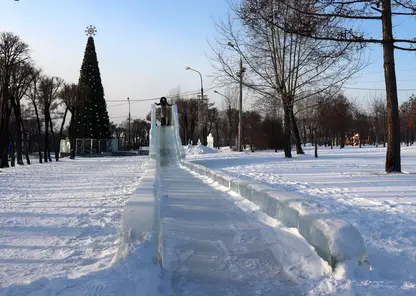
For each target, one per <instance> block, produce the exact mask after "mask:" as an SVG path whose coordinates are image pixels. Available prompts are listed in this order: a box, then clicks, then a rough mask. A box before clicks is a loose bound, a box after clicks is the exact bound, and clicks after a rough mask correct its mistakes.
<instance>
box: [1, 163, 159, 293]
mask: <svg viewBox="0 0 416 296" xmlns="http://www.w3.org/2000/svg"><path fill="white" fill-rule="evenodd" d="M147 159H148V158H146V157H139V156H136V157H125V158H123V157H120V158H114V157H110V158H93V159H88V158H77V159H76V160H74V161H71V160H69V159H62V160H61V161H60V162H53V163H48V164H33V165H31V166H24V167H16V168H8V169H5V170H3V171H2V173H1V174H0V196H1V198H0V225H1V226H0V229H1V235H0V249H1V252H0V295H2V296H3V295H46V294H48V295H49V294H50V293H52V294H51V295H57V294H59V295H85V294H88V295H114V294H111V291H113V292H114V291H117V289H120V287H123V285H127V283H128V285H127V286H128V287H130V288H131V289H133V287H134V290H131V289H130V288H128V287H125V288H124V289H123V291H135V290H137V284H136V283H137V280H138V279H139V278H141V279H142V280H143V281H144V282H145V283H149V287H148V288H149V289H150V290H152V289H154V286H155V284H154V282H155V280H156V279H152V277H154V274H156V273H154V272H152V271H154V268H155V266H154V264H153V263H152V262H149V263H147V261H146V260H151V257H150V256H145V255H143V254H147V253H149V252H150V250H149V248H150V246H151V245H152V244H151V243H150V241H151V239H150V238H149V237H147V238H143V243H142V244H140V245H131V246H130V248H131V250H130V252H131V254H132V255H131V258H132V259H131V260H127V259H122V260H120V261H119V262H113V258H114V255H115V254H116V253H117V251H118V246H119V235H120V231H119V226H120V220H121V212H122V208H123V205H124V203H125V202H126V200H127V199H128V198H129V196H130V195H131V194H132V193H133V192H134V191H135V189H136V187H137V186H138V185H139V183H140V178H141V175H142V171H143V167H144V165H145V163H146V160H147ZM151 251H152V252H153V253H154V250H153V249H152V250H151ZM145 258H146V260H145ZM145 263H146V264H147V265H146V264H145ZM133 268H137V270H136V271H135V272H134V274H132V269H133ZM135 281H136V282H135ZM129 285H130V286H129ZM145 286H146V285H143V289H142V290H143V291H146V287H147V286H146V287H145ZM129 289H130V290H129ZM107 293H108V294H107ZM127 294H130V293H127ZM117 295H122V293H117ZM146 295H151V294H150V292H149V294H146Z"/></svg>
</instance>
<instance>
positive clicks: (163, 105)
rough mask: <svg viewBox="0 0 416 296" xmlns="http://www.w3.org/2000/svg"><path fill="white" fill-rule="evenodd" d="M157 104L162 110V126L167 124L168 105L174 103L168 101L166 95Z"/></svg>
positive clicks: (170, 105)
mask: <svg viewBox="0 0 416 296" xmlns="http://www.w3.org/2000/svg"><path fill="white" fill-rule="evenodd" d="M155 104H156V105H157V106H160V109H161V112H160V117H161V119H160V123H161V125H162V126H166V118H167V117H168V110H167V108H168V106H169V107H172V104H169V103H168V100H167V99H166V98H165V97H161V98H160V102H159V103H155Z"/></svg>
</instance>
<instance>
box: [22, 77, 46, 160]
mask: <svg viewBox="0 0 416 296" xmlns="http://www.w3.org/2000/svg"><path fill="white" fill-rule="evenodd" d="M31 75H32V80H31V83H30V85H29V89H28V92H27V94H26V96H27V98H28V99H29V100H30V102H31V103H32V106H33V110H34V113H35V117H36V122H37V133H38V137H39V141H40V139H41V136H42V122H41V118H40V112H39V108H40V100H39V81H40V78H41V70H40V69H33V71H32V73H31ZM38 153H39V163H42V162H43V160H42V148H41V143H40V142H39V148H38Z"/></svg>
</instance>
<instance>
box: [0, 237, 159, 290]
mask: <svg viewBox="0 0 416 296" xmlns="http://www.w3.org/2000/svg"><path fill="white" fill-rule="evenodd" d="M154 239H155V238H154V237H152V235H147V236H146V237H144V238H143V240H142V241H141V242H140V243H136V244H133V245H130V249H129V256H128V257H126V258H122V259H120V260H119V261H117V262H115V263H114V264H113V265H111V266H109V267H108V268H105V269H101V270H96V271H94V272H90V273H88V274H84V275H77V276H76V277H70V278H68V277H66V276H60V277H48V275H45V277H39V278H38V279H37V280H35V281H30V282H29V281H28V282H25V283H20V284H17V283H16V284H13V285H11V286H8V287H7V288H4V289H1V290H0V296H11V295H28V296H45V295H60V296H73V295H79V296H84V295H89V296H113V295H120V296H130V295H143V296H159V295H161V293H160V292H161V291H163V289H166V287H167V283H166V282H164V281H161V277H160V272H161V271H160V267H159V266H158V265H155V264H154V263H153V262H152V255H153V254H154ZM44 261H45V262H46V260H44ZM58 262H59V261H58ZM58 262H56V264H58ZM45 264H48V265H50V264H51V263H45ZM35 271H36V270H35V269H33V270H32V272H35ZM68 272H70V270H68Z"/></svg>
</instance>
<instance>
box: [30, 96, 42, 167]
mask: <svg viewBox="0 0 416 296" xmlns="http://www.w3.org/2000/svg"><path fill="white" fill-rule="evenodd" d="M35 92H36V90H35ZM32 103H33V108H35V115H36V122H37V123H38V135H39V145H38V150H39V151H38V153H39V163H42V162H43V161H42V149H41V142H40V139H41V137H42V124H41V122H40V117H39V110H38V107H37V105H36V101H35V100H32Z"/></svg>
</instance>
